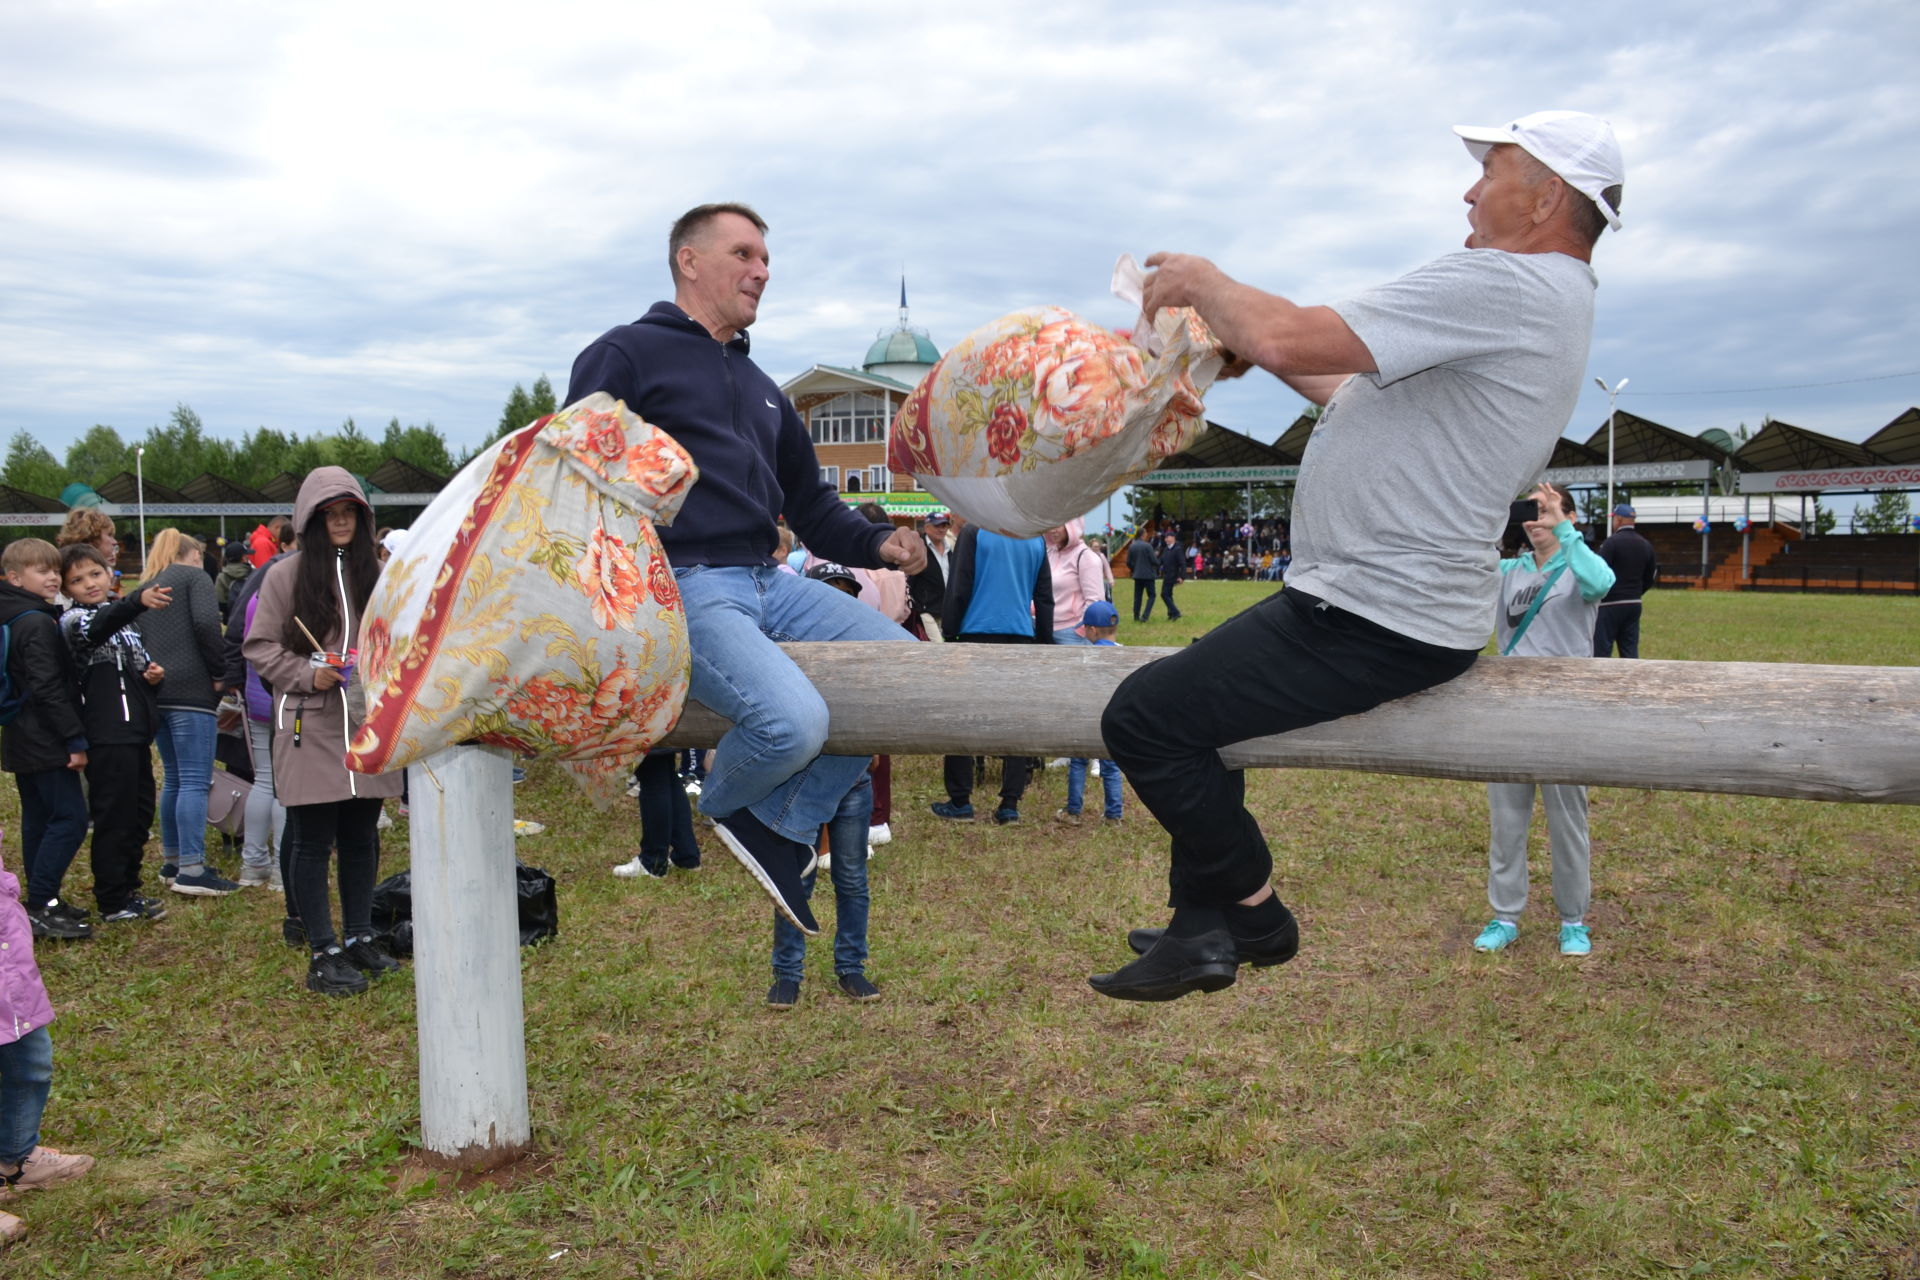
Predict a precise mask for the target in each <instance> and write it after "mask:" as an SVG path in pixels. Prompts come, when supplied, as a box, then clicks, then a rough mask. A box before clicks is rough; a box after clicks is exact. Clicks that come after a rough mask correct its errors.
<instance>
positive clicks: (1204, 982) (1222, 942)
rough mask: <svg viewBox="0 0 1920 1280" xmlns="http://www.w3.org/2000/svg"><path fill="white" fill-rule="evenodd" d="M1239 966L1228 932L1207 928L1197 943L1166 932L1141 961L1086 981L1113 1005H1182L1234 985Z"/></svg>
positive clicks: (1231, 938)
mask: <svg viewBox="0 0 1920 1280" xmlns="http://www.w3.org/2000/svg"><path fill="white" fill-rule="evenodd" d="M1239 967H1240V960H1239V956H1238V955H1237V954H1236V952H1235V951H1234V946H1233V935H1231V934H1229V933H1228V932H1227V931H1226V930H1225V929H1209V930H1207V931H1206V932H1205V933H1203V934H1201V935H1200V936H1199V937H1196V938H1175V937H1172V936H1170V935H1168V934H1166V933H1165V931H1164V930H1163V931H1162V933H1161V936H1160V937H1159V939H1157V940H1156V941H1155V942H1154V944H1153V945H1152V946H1151V947H1149V948H1147V953H1146V954H1145V955H1143V956H1141V957H1140V958H1139V959H1138V960H1135V961H1133V962H1132V963H1131V964H1126V965H1122V966H1121V967H1120V968H1118V969H1116V970H1114V971H1113V972H1112V973H1096V974H1094V975H1093V976H1092V977H1091V978H1088V979H1087V981H1088V982H1089V983H1091V984H1092V985H1093V989H1094V990H1095V991H1098V992H1099V993H1100V994H1101V995H1103V996H1110V997H1112V998H1113V999H1115V1000H1147V1001H1159V1000H1178V999H1179V998H1180V997H1181V996H1184V995H1190V994H1192V993H1193V992H1195V991H1221V990H1224V989H1226V988H1227V987H1230V986H1232V985H1233V980H1234V978H1235V976H1237V973H1238V970H1239Z"/></svg>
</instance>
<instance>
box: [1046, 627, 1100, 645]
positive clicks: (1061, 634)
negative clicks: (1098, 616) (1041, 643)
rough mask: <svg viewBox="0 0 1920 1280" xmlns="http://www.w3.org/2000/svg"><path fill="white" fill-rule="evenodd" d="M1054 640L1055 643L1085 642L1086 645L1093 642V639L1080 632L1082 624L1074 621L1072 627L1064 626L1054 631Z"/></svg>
mask: <svg viewBox="0 0 1920 1280" xmlns="http://www.w3.org/2000/svg"><path fill="white" fill-rule="evenodd" d="M1053 642H1054V643H1055V644H1084V645H1091V644H1092V643H1093V641H1091V640H1089V639H1087V638H1086V637H1085V636H1083V635H1081V634H1080V624H1079V623H1077V622H1076V623H1074V624H1073V625H1072V626H1071V627H1062V628H1060V629H1059V630H1058V631H1056V632H1054V633H1053Z"/></svg>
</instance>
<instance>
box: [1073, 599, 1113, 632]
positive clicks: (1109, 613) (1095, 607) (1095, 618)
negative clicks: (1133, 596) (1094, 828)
mask: <svg viewBox="0 0 1920 1280" xmlns="http://www.w3.org/2000/svg"><path fill="white" fill-rule="evenodd" d="M1080 625H1081V626H1083V627H1117V626H1119V625H1120V611H1119V610H1118V609H1116V608H1114V607H1113V606H1112V605H1111V604H1109V603H1107V602H1106V601H1105V600H1095V601H1094V602H1093V603H1092V604H1090V605H1088V606H1087V611H1086V612H1085V613H1083V614H1081V615H1080Z"/></svg>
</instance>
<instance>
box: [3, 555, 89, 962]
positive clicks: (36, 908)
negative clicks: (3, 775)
mask: <svg viewBox="0 0 1920 1280" xmlns="http://www.w3.org/2000/svg"><path fill="white" fill-rule="evenodd" d="M0 571H4V572H5V574H6V576H7V581H6V583H5V585H0V626H4V627H5V628H6V629H7V667H6V676H7V684H8V692H9V695H10V696H9V699H8V701H9V702H11V701H12V698H13V697H17V696H19V695H21V694H24V695H25V696H26V702H25V704H24V705H22V706H21V707H20V709H19V711H18V712H17V713H16V714H15V715H14V717H13V719H12V720H11V721H10V722H8V724H7V725H6V727H5V728H3V729H0V769H4V770H5V771H6V772H8V773H11V774H12V775H13V776H14V778H13V780H14V784H15V785H16V786H18V787H19V789H20V836H21V840H20V848H21V854H22V858H23V860H24V861H25V862H26V865H27V918H28V919H29V920H31V921H32V922H33V936H34V937H36V938H73V939H79V938H88V937H92V936H93V930H92V929H91V928H90V927H89V926H88V925H87V923H86V916H87V913H86V912H85V911H83V910H80V909H78V908H75V907H70V906H68V905H67V904H66V903H64V902H62V901H60V882H61V881H62V880H63V879H65V878H66V874H67V867H68V866H69V865H70V864H71V863H72V862H73V855H74V854H75V853H77V852H78V851H79V849H80V842H81V841H82V840H84V839H86V835H87V802H86V797H85V796H84V795H82V794H81V790H80V771H81V770H82V769H84V768H86V767H87V735H86V729H85V727H84V726H83V725H82V724H81V722H80V708H79V707H78V705H76V701H75V698H74V696H73V665H72V663H70V662H69V661H68V660H67V647H66V646H65V645H64V644H62V643H60V626H59V623H58V622H57V621H56V619H58V617H59V616H60V614H59V610H58V609H56V608H55V607H54V604H53V599H54V597H55V596H57V595H59V594H60V553H59V552H58V551H57V550H55V549H54V546H53V544H52V543H51V542H46V541H43V540H42V539H40V538H21V539H20V540H19V541H17V542H13V543H9V544H8V546H7V549H6V551H5V552H4V553H0Z"/></svg>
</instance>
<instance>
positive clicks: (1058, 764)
mask: <svg viewBox="0 0 1920 1280" xmlns="http://www.w3.org/2000/svg"><path fill="white" fill-rule="evenodd" d="M1072 763H1073V761H1071V760H1069V759H1067V757H1065V756H1055V757H1054V758H1053V759H1051V760H1049V761H1047V768H1049V769H1064V768H1066V767H1067V766H1068V765H1070V764H1072Z"/></svg>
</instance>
